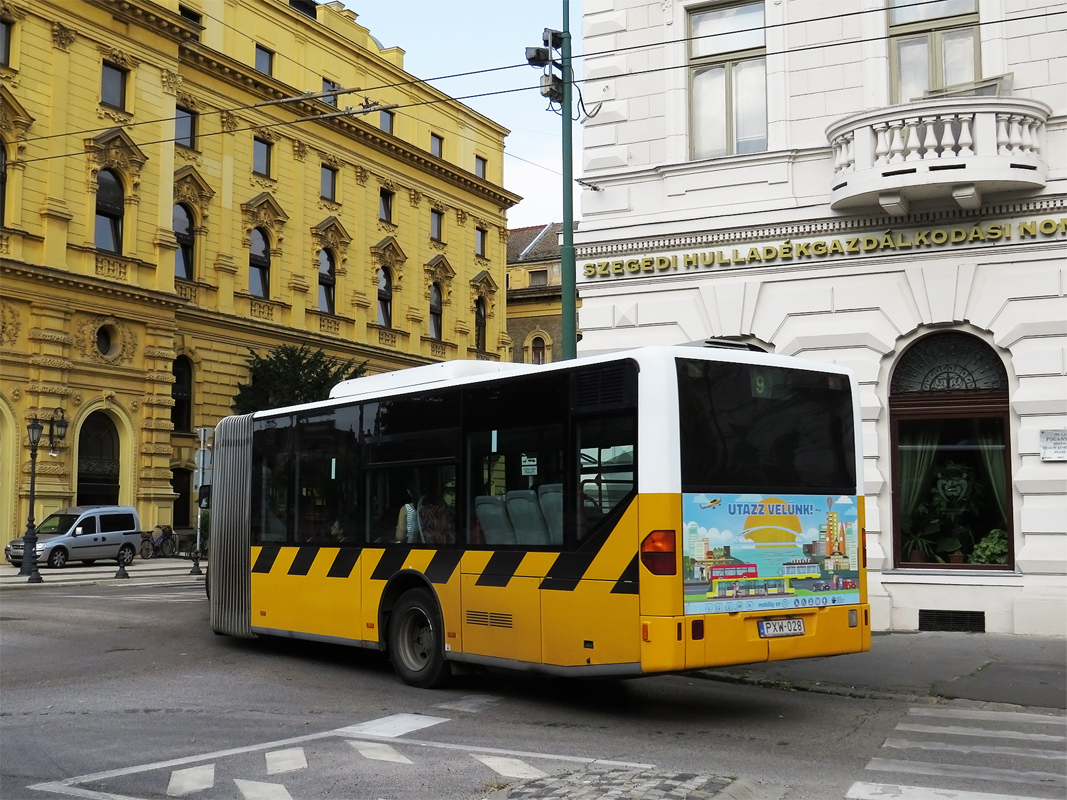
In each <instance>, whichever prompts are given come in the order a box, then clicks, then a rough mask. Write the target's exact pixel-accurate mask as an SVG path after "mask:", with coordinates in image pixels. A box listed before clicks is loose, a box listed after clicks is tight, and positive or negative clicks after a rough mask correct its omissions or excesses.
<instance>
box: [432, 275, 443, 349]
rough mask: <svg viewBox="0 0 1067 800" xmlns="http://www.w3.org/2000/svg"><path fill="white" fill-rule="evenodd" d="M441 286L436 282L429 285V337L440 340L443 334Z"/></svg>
mask: <svg viewBox="0 0 1067 800" xmlns="http://www.w3.org/2000/svg"><path fill="white" fill-rule="evenodd" d="M442 318H443V317H442V305H441V287H440V286H438V285H437V284H436V283H434V284H431V285H430V338H431V339H436V340H437V341H441V339H442V337H443V335H444V327H443V325H442Z"/></svg>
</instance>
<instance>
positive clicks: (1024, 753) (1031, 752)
mask: <svg viewBox="0 0 1067 800" xmlns="http://www.w3.org/2000/svg"><path fill="white" fill-rule="evenodd" d="M882 747H893V748H896V749H897V750H941V751H943V752H948V753H968V754H979V755H989V756H1019V757H1021V758H1052V759H1056V760H1058V761H1062V760H1064V758H1065V756H1064V754H1063V753H1059V752H1057V751H1055V750H1038V749H1035V748H1033V747H990V746H981V745H979V746H977V747H968V746H967V745H963V744H948V743H947V742H916V741H912V740H910V739H886V740H885V744H883V745H882Z"/></svg>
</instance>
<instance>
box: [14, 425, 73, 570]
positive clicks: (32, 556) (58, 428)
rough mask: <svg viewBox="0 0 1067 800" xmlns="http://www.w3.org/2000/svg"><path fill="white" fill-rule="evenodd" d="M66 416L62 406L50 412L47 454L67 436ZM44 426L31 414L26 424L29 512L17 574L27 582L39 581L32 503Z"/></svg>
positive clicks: (54, 453) (51, 453) (35, 488)
mask: <svg viewBox="0 0 1067 800" xmlns="http://www.w3.org/2000/svg"><path fill="white" fill-rule="evenodd" d="M67 424H68V421H67V417H66V415H65V414H64V413H63V409H62V408H57V409H55V410H54V411H53V412H52V416H51V418H50V419H49V420H48V454H49V455H52V456H54V455H56V445H57V444H59V442H62V441H63V439H65V438H66V436H67ZM43 432H44V426H43V425H41V423H40V422H38V421H37V415H36V414H34V415H33V421H32V422H31V423H30V424H29V425H27V426H26V433H27V435H28V436H29V437H30V513H29V516H28V517H27V518H26V533H25V534H24V535H23V537H22V566H21V567H20V568H19V575H26V576H27V577H28V581H27V582H28V583H40V582H41V573H39V572H38V571H37V528H36V526H34V524H33V504H34V502H35V495H36V492H37V446H38V445H39V444H40V443H41V434H42V433H43Z"/></svg>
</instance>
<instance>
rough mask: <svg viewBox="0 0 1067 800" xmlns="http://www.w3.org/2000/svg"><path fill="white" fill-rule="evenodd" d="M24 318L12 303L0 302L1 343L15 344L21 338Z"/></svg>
mask: <svg viewBox="0 0 1067 800" xmlns="http://www.w3.org/2000/svg"><path fill="white" fill-rule="evenodd" d="M21 328H22V320H21V319H20V318H19V313H18V311H16V310H15V306H13V305H12V304H11V303H6V302H2V303H0V344H12V345H13V344H15V343H16V342H17V341H18V339H19V330H20V329H21Z"/></svg>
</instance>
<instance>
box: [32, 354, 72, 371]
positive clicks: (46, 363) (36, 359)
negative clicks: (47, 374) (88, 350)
mask: <svg viewBox="0 0 1067 800" xmlns="http://www.w3.org/2000/svg"><path fill="white" fill-rule="evenodd" d="M30 363H31V364H32V365H33V366H35V367H44V368H45V369H74V362H73V361H71V360H70V359H69V358H55V357H54V356H30Z"/></svg>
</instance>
